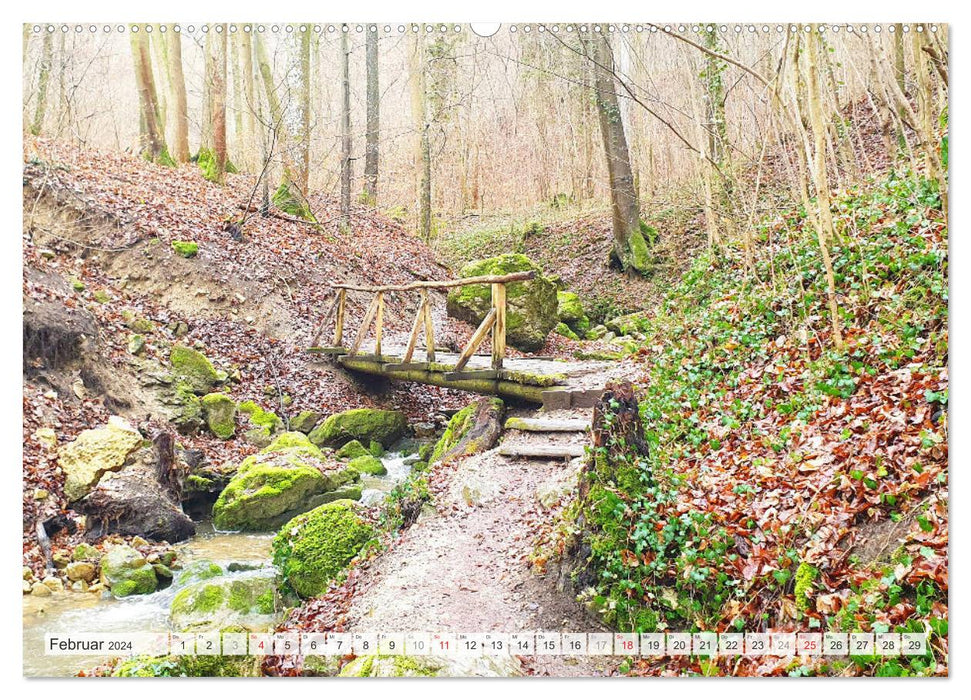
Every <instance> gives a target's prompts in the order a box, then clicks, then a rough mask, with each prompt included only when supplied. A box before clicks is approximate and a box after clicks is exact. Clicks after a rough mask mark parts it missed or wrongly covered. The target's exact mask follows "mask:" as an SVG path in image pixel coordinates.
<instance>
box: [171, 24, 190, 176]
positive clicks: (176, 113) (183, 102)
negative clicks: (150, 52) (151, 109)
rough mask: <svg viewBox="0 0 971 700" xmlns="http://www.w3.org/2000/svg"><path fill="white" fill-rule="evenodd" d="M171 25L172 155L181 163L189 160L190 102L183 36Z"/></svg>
mask: <svg viewBox="0 0 971 700" xmlns="http://www.w3.org/2000/svg"><path fill="white" fill-rule="evenodd" d="M173 26H174V25H170V26H169V30H168V32H166V40H167V41H168V51H167V52H166V53H167V54H168V61H169V67H168V70H169V88H170V89H171V90H172V99H171V102H172V118H173V133H172V136H173V139H174V140H173V142H172V156H173V157H174V158H175V160H177V161H178V162H180V163H187V162H188V161H189V102H188V99H187V97H186V92H185V74H184V72H183V70H182V37H181V35H180V34H179V32H176V31H174V30H173V28H172V27H173Z"/></svg>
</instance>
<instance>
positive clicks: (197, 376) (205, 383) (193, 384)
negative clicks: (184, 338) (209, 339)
mask: <svg viewBox="0 0 971 700" xmlns="http://www.w3.org/2000/svg"><path fill="white" fill-rule="evenodd" d="M169 362H171V363H172V374H174V375H175V376H176V377H177V378H178V379H179V380H181V382H183V383H184V384H185V385H186V386H187V387H188V388H189V389H191V390H192V391H193V392H195V393H197V394H206V393H208V392H209V390H210V389H212V387H213V386H214V385H215V384H216V383H217V382H218V381H219V375H218V374H217V373H216V370H215V368H214V367H213V366H212V363H211V362H210V361H209V358H207V357H206V356H205V355H203V354H202V353H201V352H199V351H198V350H194V349H193V348H189V347H186V346H185V345H178V344H177V345H173V346H172V351H171V353H169Z"/></svg>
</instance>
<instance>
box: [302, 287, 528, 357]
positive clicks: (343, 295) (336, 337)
mask: <svg viewBox="0 0 971 700" xmlns="http://www.w3.org/2000/svg"><path fill="white" fill-rule="evenodd" d="M535 274H536V273H535V272H533V271H526V272H514V273H511V274H508V275H483V276H480V277H466V278H464V279H457V280H442V281H428V280H423V281H420V282H410V283H407V284H397V285H395V284H389V285H378V286H368V285H358V284H346V283H335V284H331V285H330V287H331V288H332V289H334V290H336V295H335V297H334V301H333V302H332V303H331V306H330V308H329V309H328V310H327V312H326V313H325V314H324V316H323V318H322V319H321V321H320V325H319V326H318V327H317V331H316V333H315V334H314V337H313V340H311V342H310V344H311V345H313V346H316V345H317V343H318V342H319V341H320V338H321V337H322V336H323V334H324V332H325V330H326V329H327V327H328V326H329V324H330V322H331V320H332V319H333V324H334V326H333V328H334V331H333V333H334V334H333V348H329V350H331V351H334V352H339V353H341V354H346V355H352V356H353V355H357V354H358V353H359V352H360V350H361V345H362V344H363V342H364V341H365V340H366V339H367V337H368V335H369V334H370V332H371V327H372V325H373V326H374V354H375V355H377V356H379V357H380V356H381V340H382V336H383V332H384V307H385V304H384V296H385V294H387V293H390V292H413V291H417V292H418V308H417V310H416V312H415V320H414V322H413V323H412V325H411V334H410V335H409V336H408V345H407V347H406V349H405V354H404V356H403V357H402V358H401V364H409V363H411V362H412V358H413V357H414V354H415V349H416V348H417V346H418V342H419V338H420V336H422V335H424V340H425V358H426V360H427V361H428V362H435V328H434V324H433V323H432V309H431V300H430V298H429V295H428V291H429V290H431V289H434V290H444V289H451V288H454V287H466V286H469V285H477V284H488V285H490V286H491V308H490V309H489V313H487V314H486V316H485V318H484V319H482V322H481V323H480V324H479V327H478V328H476V329H475V332H474V333H473V334H472V337H471V338H469V342H468V344H467V345H466V346H465V347H464V348H463V349H462V352H461V353H460V355H459V359H458V361H456V363H455V368H454V370H453V371H455V372H458V371H461V370H462V369H463V368H464V367H465V366H466V365H467V364H468V362H469V360H471V359H472V356H473V355H474V354H475V352H476V350H478V349H479V347H480V346H481V345H482V343H483V342H484V341H485V339H486V337H488V336H489V335H490V334H491V336H492V369H493V370H494V371H497V372H498V371H499V370H501V369H502V362H503V359H504V358H505V355H506V285H507V284H509V283H510V282H523V281H526V280H530V279H532V278H533V277H534V276H535ZM349 291H354V292H367V293H371V294H373V295H374V296H373V297H372V298H371V302H370V304H369V305H368V307H367V310H366V311H365V312H364V318H363V319H362V321H361V325H360V327H359V328H358V329H357V333H356V334H355V335H354V340H353V342H352V343H351V345H350V347H345V346H344V325H345V320H346V311H347V292H349Z"/></svg>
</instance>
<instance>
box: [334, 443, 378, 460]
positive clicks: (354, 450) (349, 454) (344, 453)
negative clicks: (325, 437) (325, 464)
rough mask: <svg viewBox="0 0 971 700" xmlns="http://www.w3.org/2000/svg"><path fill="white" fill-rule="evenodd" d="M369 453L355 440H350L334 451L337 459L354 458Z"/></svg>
mask: <svg viewBox="0 0 971 700" xmlns="http://www.w3.org/2000/svg"><path fill="white" fill-rule="evenodd" d="M367 454H370V453H369V452H368V451H367V449H366V448H365V447H364V445H362V444H361V443H360V442H359V441H357V440H351V441H350V442H348V443H346V444H345V445H344V446H343V447H341V448H340V449H339V450H337V452H336V456H337V459H356V458H358V457H363V456H365V455H367Z"/></svg>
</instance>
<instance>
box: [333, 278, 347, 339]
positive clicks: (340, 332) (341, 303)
mask: <svg viewBox="0 0 971 700" xmlns="http://www.w3.org/2000/svg"><path fill="white" fill-rule="evenodd" d="M346 306H347V290H346V289H341V290H340V291H338V292H337V320H336V321H335V322H334V347H339V346H341V345H343V344H344V309H345V308H346Z"/></svg>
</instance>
